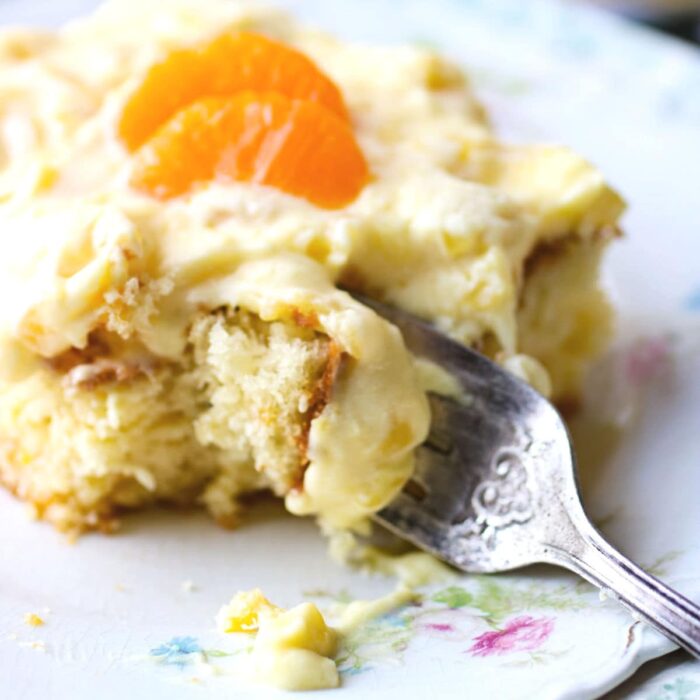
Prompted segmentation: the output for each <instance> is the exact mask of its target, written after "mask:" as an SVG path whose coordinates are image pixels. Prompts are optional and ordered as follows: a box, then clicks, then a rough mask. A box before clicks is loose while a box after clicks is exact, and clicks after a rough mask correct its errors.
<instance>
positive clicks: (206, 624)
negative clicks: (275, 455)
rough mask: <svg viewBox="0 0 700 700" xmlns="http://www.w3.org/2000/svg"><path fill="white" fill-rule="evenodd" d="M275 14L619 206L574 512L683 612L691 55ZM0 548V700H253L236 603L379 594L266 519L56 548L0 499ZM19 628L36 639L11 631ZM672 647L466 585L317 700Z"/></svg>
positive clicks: (516, 3) (483, 9)
mask: <svg viewBox="0 0 700 700" xmlns="http://www.w3.org/2000/svg"><path fill="white" fill-rule="evenodd" d="M91 4H92V3H90V2H85V1H83V2H81V1H80V0H78V1H76V0H66V1H65V2H62V1H59V0H51V1H50V2H49V0H40V1H38V0H33V2H31V3H29V2H18V1H16V2H8V1H7V0H5V1H4V2H3V1H2V0H0V22H8V21H21V20H25V21H26V20H29V19H33V20H35V21H42V22H46V23H51V22H55V21H57V20H58V19H59V18H62V17H64V16H70V15H71V14H75V13H76V12H77V11H78V10H79V9H80V8H83V7H88V6H90V5H91ZM286 4H289V5H294V6H296V9H297V10H298V11H299V13H300V14H302V15H304V16H305V17H306V18H308V19H310V20H312V21H314V22H316V23H318V24H321V25H323V26H325V27H327V28H330V29H332V30H334V31H336V32H338V33H340V34H342V35H344V36H347V37H351V38H356V39H368V40H374V41H398V40H403V41H405V40H410V41H416V40H420V41H428V42H431V43H435V44H438V45H441V46H443V47H444V48H445V49H447V50H448V51H450V52H451V53H453V54H454V55H455V56H456V57H457V58H459V59H460V60H462V61H463V62H464V63H465V64H466V65H467V66H468V67H470V68H471V70H472V71H473V74H474V76H475V82H476V85H477V88H478V89H479V91H480V93H481V94H482V95H483V96H484V98H485V99H486V101H487V102H488V103H489V105H490V106H491V107H492V110H493V112H494V115H495V119H496V122H497V124H498V126H499V127H500V128H501V129H502V130H503V131H505V132H506V133H507V134H508V135H509V136H511V137H512V138H515V139H524V140H533V139H535V140H557V141H564V142H566V143H568V144H571V145H572V146H574V147H576V148H578V149H579V150H580V151H582V152H583V153H585V154H586V155H587V156H589V157H590V158H591V159H592V160H594V161H595V162H597V163H598V164H599V165H600V166H601V167H602V169H603V171H604V172H606V174H608V175H609V177H610V178H611V180H612V181H613V182H614V183H615V184H617V185H618V186H619V187H620V189H621V190H622V191H623V192H624V193H625V194H626V195H627V197H628V198H629V200H630V203H631V209H630V213H629V215H628V216H627V219H626V222H625V223H626V229H627V231H628V233H629V236H628V238H627V239H626V240H625V241H623V242H621V243H619V244H616V245H615V248H614V250H613V251H612V253H611V255H610V258H609V265H608V273H609V277H610V280H611V284H612V286H613V288H614V291H615V296H616V300H617V303H618V307H619V309H620V318H621V323H620V339H619V342H618V345H617V349H616V351H615V352H614V353H613V354H612V356H611V357H610V358H608V360H606V361H605V362H604V363H602V365H601V367H599V368H598V370H597V371H596V373H595V374H594V377H593V383H592V384H591V387H592V389H593V390H592V392H591V393H592V394H593V398H592V408H590V409H589V410H590V411H592V413H591V415H597V416H598V417H600V416H608V417H610V416H612V417H615V418H616V419H618V420H619V422H620V423H621V424H624V426H625V429H624V430H623V431H622V433H621V435H620V436H618V437H619V439H618V440H617V441H615V440H610V439H607V442H608V443H610V444H609V445H608V447H607V448H606V449H603V447H604V446H603V444H602V442H601V440H602V438H601V437H600V434H599V433H596V435H597V436H598V437H596V438H595V439H590V438H589V439H588V441H587V442H586V443H585V447H586V448H587V449H586V450H585V452H586V453H593V454H592V456H593V458H595V459H596V460H597V462H598V465H597V468H596V470H595V473H592V472H591V473H589V474H588V475H587V479H586V480H587V481H588V482H589V484H590V488H589V494H588V498H587V501H588V504H589V506H590V510H591V512H592V514H593V516H594V517H595V518H597V519H598V521H599V522H600V524H601V526H602V527H603V529H604V530H605V532H606V534H607V535H608V536H609V537H610V539H611V540H612V541H613V542H614V543H615V544H616V545H618V546H619V547H620V548H621V549H622V550H623V551H624V552H625V553H627V554H628V555H630V556H632V557H633V558H635V559H636V560H637V561H639V562H640V563H641V564H643V565H646V566H648V567H653V568H655V569H656V571H657V573H660V574H662V575H663V576H664V578H666V579H667V580H668V581H670V582H671V583H672V584H674V585H676V586H677V587H678V588H679V589H681V590H682V591H684V592H686V593H687V594H689V595H691V596H694V597H696V598H698V599H700V546H699V543H698V538H697V533H698V525H699V524H700V522H699V521H700V516H699V515H698V506H697V498H698V493H700V469H699V468H698V466H699V465H700V441H699V440H698V436H697V432H698V416H699V414H700V371H698V370H700V361H699V359H698V358H699V357H700V314H698V313H697V312H698V310H700V236H698V228H697V227H698V223H697V221H698V219H697V206H698V199H699V194H700V193H699V192H698V183H699V182H700V59H698V56H697V55H696V54H695V53H694V52H692V50H690V49H688V48H685V47H683V46H682V45H680V44H676V43H672V42H670V41H667V40H663V39H661V38H659V37H657V36H656V35H653V34H649V33H646V32H643V31H641V30H636V29H633V28H631V27H628V26H627V25H624V24H621V23H619V22H617V21H614V20H612V19H610V18H608V17H605V16H603V15H599V14H597V13H593V12H590V11H587V10H583V9H580V8H577V7H575V6H574V5H566V6H565V5H553V4H549V3H540V2H537V1H536V0H529V1H528V2H522V0H509V1H507V2H506V1H502V0H497V1H496V2H494V1H493V0H490V1H489V2H486V1H485V0H484V1H483V2H478V1H477V0H471V1H470V2H467V0H462V1H461V2H460V1H458V0H455V1H454V2H452V1H450V0H430V2H428V1H427V0H425V1H424V2H419V1H415V2H410V1H409V2H398V0H396V1H395V2H392V1H390V0H355V1H354V2H353V1H351V0H347V1H345V0H334V1H333V2H328V0H325V1H324V0H296V1H294V0H291V1H288V2H287V3H286ZM608 438H610V435H608ZM613 443H615V449H612V447H611V445H613ZM592 448H593V449H592ZM584 456H585V455H584ZM590 457H591V455H589V458H590ZM0 547H1V549H0V551H2V553H3V556H2V559H1V560H0V672H1V673H2V676H3V678H4V679H5V681H4V687H5V688H7V687H8V685H7V684H10V685H9V687H10V688H11V689H12V692H11V693H10V696H11V697H21V698H31V699H34V698H67V697H70V698H72V699H76V700H80V699H83V698H95V697H98V698H100V699H109V698H120V700H121V699H123V698H124V697H128V698H133V699H136V698H158V697H168V698H196V697H207V698H219V697H221V698H224V697H237V698H246V697H261V696H262V695H263V694H265V693H268V692H269V691H267V690H262V691H261V690H256V689H251V688H250V687H247V688H246V687H243V686H241V685H240V683H239V682H238V681H236V679H235V678H233V677H231V676H230V675H227V674H226V672H225V671H226V669H227V668H228V667H230V666H231V665H232V664H234V663H235V662H236V655H235V652H236V650H237V649H238V648H239V647H238V646H237V644H236V642H235V641H234V640H233V639H232V638H231V637H227V638H225V637H223V636H221V635H219V634H218V633H217V632H216V631H215V630H214V626H213V616H214V614H215V612H216V610H217V608H218V606H219V605H220V604H221V603H222V602H224V601H225V600H227V599H228V598H229V597H230V595H231V594H232V593H233V592H235V591H236V590H238V589H242V588H249V587H252V586H261V587H262V588H263V589H264V590H265V591H266V592H267V593H268V594H269V596H270V598H272V599H273V600H275V601H276V602H278V603H280V604H283V605H284V604H292V603H294V602H296V601H298V600H300V599H302V598H304V597H305V596H311V597H312V598H314V599H315V600H318V601H319V602H320V603H321V604H324V605H327V604H329V603H330V602H332V601H333V600H334V599H339V598H340V599H342V598H343V597H344V596H346V595H348V594H349V595H351V596H353V597H368V596H374V595H378V594H381V593H384V592H386V591H388V590H389V588H390V587H391V585H392V584H391V582H389V581H386V580H382V579H368V578H365V577H363V576H361V575H359V574H356V573H353V572H350V571H346V570H343V569H341V568H340V567H338V566H336V565H334V564H331V563H330V562H329V561H328V559H327V557H326V553H325V544H324V542H323V541H322V539H321V537H320V536H319V535H318V533H317V531H316V529H315V527H314V526H313V524H312V523H310V522H308V521H303V520H295V519H292V518H290V517H285V516H284V515H283V514H282V513H281V512H280V510H279V509H278V508H270V507H266V508H263V509H262V510H261V511H259V512H257V513H255V514H254V516H253V517H251V519H250V520H249V521H248V522H247V523H246V525H245V526H244V527H243V528H241V530H240V531H238V532H235V533H230V532H226V531H223V530H221V529H219V528H217V527H216V526H215V525H213V524H212V523H211V522H210V521H209V520H207V519H206V518H205V517H204V516H203V515H202V514H197V513H194V514H192V513H178V512H161V513H150V514H144V515H137V516H133V517H131V518H128V519H127V520H126V523H125V528H124V530H123V531H122V533H121V534H120V535H119V536H116V537H111V538H106V537H102V536H87V537H85V538H83V539H82V540H80V541H79V542H78V543H77V544H76V545H73V546H71V545H68V544H66V543H65V542H64V541H63V540H62V539H61V537H60V536H58V535H56V534H54V533H53V532H52V531H51V530H50V528H49V527H48V526H45V525H41V524H32V523H30V522H28V521H26V520H25V519H24V518H23V509H22V506H21V505H20V504H19V503H17V502H15V501H14V500H13V499H12V498H11V497H9V496H7V495H6V494H1V495H0ZM185 581H192V582H194V585H195V589H194V590H193V591H187V590H185V589H184V588H183V582H185ZM45 608H50V612H45V611H44V609H45ZM27 612H37V613H39V614H40V615H42V616H43V617H45V619H46V625H45V626H43V627H39V628H30V627H27V626H26V625H24V624H23V622H22V617H23V615H24V613H27ZM669 649H670V645H669V644H667V643H666V642H665V641H664V640H662V639H661V638H660V637H658V636H657V635H656V634H654V633H652V632H650V631H648V630H646V629H644V628H643V627H642V626H641V625H640V624H638V623H635V622H634V620H632V619H631V618H630V617H629V616H628V615H627V614H626V613H625V612H623V611H622V610H620V609H619V608H618V607H617V606H616V605H615V604H614V603H612V602H610V601H601V600H600V599H599V597H598V595H597V594H596V593H595V592H594V591H593V590H592V589H591V588H589V587H588V586H586V585H585V584H583V583H581V582H580V581H578V580H577V579H576V578H575V577H573V576H570V575H567V574H566V573H561V572H558V571H554V570H550V569H545V568H541V569H533V570H527V571H524V572H519V573H518V574H517V575H509V576H493V577H471V578H470V577H463V578H461V579H458V580H456V581H454V582H452V583H451V584H450V586H449V587H448V586H446V585H445V586H441V587H438V588H436V589H434V590H431V591H427V592H426V595H425V600H424V601H423V603H422V604H421V605H420V606H413V607H409V608H406V609H403V610H401V611H398V612H397V613H395V614H391V615H388V616H386V617H385V618H382V619H380V620H378V621H376V622H375V623H372V624H370V625H368V626H367V627H366V628H364V629H363V630H362V631H361V633H360V634H359V635H358V637H357V639H355V640H354V642H353V644H352V647H351V648H350V649H349V650H348V652H347V653H346V654H345V660H344V661H343V662H342V663H341V669H342V671H343V674H342V677H343V689H342V690H340V691H333V692H335V693H336V694H335V696H331V697H347V698H350V697H357V698H367V697H380V696H381V697H382V698H383V699H387V698H402V699H405V700H408V699H410V698H424V697H428V696H429V695H430V696H433V697H439V698H450V697H455V698H456V697H474V698H486V697H498V698H499V699H503V700H507V699H508V698H533V697H536V698H545V699H549V698H587V697H595V696H597V695H599V694H601V693H602V692H604V691H605V690H607V689H609V688H612V687H613V686H615V685H616V684H618V683H619V682H621V681H622V680H623V679H624V678H626V677H627V676H629V675H630V674H631V673H632V672H633V671H634V670H635V669H636V668H637V667H638V666H639V665H640V664H641V663H643V662H644V661H645V660H647V659H649V658H652V657H654V656H658V655H660V654H663V653H665V652H667V651H668V650H669ZM227 654H233V655H227ZM239 658H240V657H239ZM205 660H206V663H204V661H205ZM219 671H220V672H221V673H218V672H219ZM322 696H324V695H323V693H320V694H315V695H314V697H315V698H316V697H322Z"/></svg>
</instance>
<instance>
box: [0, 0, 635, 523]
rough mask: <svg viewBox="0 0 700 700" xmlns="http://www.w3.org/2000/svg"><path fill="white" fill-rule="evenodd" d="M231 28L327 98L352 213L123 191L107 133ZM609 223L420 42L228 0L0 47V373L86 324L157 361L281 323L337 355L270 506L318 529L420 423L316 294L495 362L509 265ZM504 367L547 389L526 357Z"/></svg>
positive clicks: (396, 347)
mask: <svg viewBox="0 0 700 700" xmlns="http://www.w3.org/2000/svg"><path fill="white" fill-rule="evenodd" d="M241 29H245V30H252V31H255V32H259V33H262V34H266V35H268V36H270V37H273V38H276V39H278V40H281V41H284V42H287V43H289V44H290V45H292V46H294V47H296V48H297V49H299V50H301V51H302V52H304V53H305V54H307V55H308V56H310V57H311V58H312V59H313V60H314V61H315V62H316V63H317V64H318V66H319V67H320V68H321V69H322V70H323V71H324V72H325V73H327V74H328V75H329V76H330V77H331V78H332V79H333V81H334V82H335V83H336V84H337V85H338V86H339V88H340V90H341V91H342V93H343V97H344V100H345V102H346V104H347V106H348V110H349V115H350V121H351V124H352V128H353V131H354V135H355V137H356V138H357V140H358V143H359V144H360V146H361V148H362V151H363V153H364V156H365V158H366V160H367V163H368V166H369V170H370V172H371V180H370V182H369V183H368V184H367V185H366V186H365V187H364V188H363V189H362V191H361V193H360V194H359V196H358V197H357V198H356V199H355V200H354V201H352V202H351V203H350V204H348V205H346V206H344V207H342V208H339V209H332V210H330V209H323V208H320V207H317V206H314V205H312V204H310V203H309V202H308V201H306V200H304V199H302V198H298V197H294V196H291V195H289V194H285V193H284V192H282V191H280V190H277V189H275V188H273V187H266V186H262V185H259V184H250V183H241V182H230V183H221V182H208V183H201V184H200V185H198V186H197V187H196V188H195V189H194V190H193V191H192V192H191V193H189V194H186V195H183V196H181V197H175V198H173V199H171V200H169V201H167V202H161V201H158V200H156V199H154V198H152V197H149V196H145V195H141V194H139V193H138V192H135V191H134V190H133V189H132V188H131V187H130V185H129V180H130V176H131V173H132V170H133V163H134V161H133V156H132V155H131V154H130V153H129V152H128V150H127V149H126V148H124V145H123V144H122V143H121V142H120V140H119V139H118V137H117V126H116V125H117V122H118V119H119V115H120V114H121V111H122V109H123V108H124V105H125V104H126V102H127V100H128V99H129V97H130V96H131V95H132V94H133V92H134V90H135V89H136V88H137V87H138V86H139V84H140V83H141V81H142V80H143V78H144V76H145V74H146V73H147V71H148V69H149V68H150V66H151V65H152V64H153V63H154V62H156V61H160V60H162V59H163V58H164V57H166V56H167V55H168V52H169V51H171V50H173V49H176V48H182V47H188V46H196V45H199V44H200V43H201V42H204V41H208V40H210V39H211V38H212V37H214V36H217V35H220V34H221V33H222V32H225V31H227V30H230V31H232V32H233V31H237V30H241ZM621 209H622V202H621V200H620V198H619V197H618V196H617V195H616V194H615V193H614V192H613V191H612V190H611V189H610V188H608V187H607V185H605V183H604V182H603V180H602V178H601V176H600V175H599V173H598V172H597V171H596V170H595V169H594V168H592V167H591V166H590V165H589V164H587V163H586V162H585V161H583V160H582V159H580V158H579V157H577V156H576V155H574V154H572V153H571V152H569V151H568V150H566V149H562V148H556V147H546V148H538V147H527V148H526V147H508V146H504V145H502V144H500V143H498V142H497V141H496V140H495V139H494V137H493V136H492V134H491V133H490V131H489V129H488V127H487V125H486V123H485V121H484V118H483V115H482V110H481V108H480V106H479V105H478V103H477V102H476V101H475V100H474V98H473V96H472V94H471V91H470V90H469V87H468V85H467V83H466V81H465V79H464V78H463V76H462V75H461V74H460V73H459V71H457V70H455V68H454V67H453V66H451V65H450V64H449V63H447V62H446V61H444V60H443V59H441V58H440V57H438V56H437V55H435V54H434V53H433V52H431V51H429V50H426V49H419V48H412V47H405V48H395V49H394V48H392V49H372V48H368V47H366V46H359V45H353V44H341V43H339V42H336V41H334V40H332V39H329V38H328V37H325V36H322V35H319V34H317V33H314V32H309V31H307V30H304V29H301V28H299V27H298V26H297V25H296V24H294V23H293V22H291V21H290V20H288V19H287V18H286V17H285V16H284V15H281V14H278V13H276V12H272V11H269V10H266V9H260V8H258V7H256V6H254V5H250V4H248V3H244V2H235V1H227V0H211V1H210V2H207V3H204V4H203V3H201V2H199V1H198V0H168V2H167V3H157V4H149V3H145V4H144V3H142V2H137V1H136V0H113V1H112V2H108V3H107V4H106V5H105V6H104V7H103V8H102V9H100V10H99V11H98V12H97V13H96V15H95V16H94V17H92V18H89V19H87V20H83V21H81V22H77V23H74V24H72V25H69V26H68V27H66V28H64V29H62V30H60V31H58V32H53V33H52V32H28V31H26V30H22V31H15V32H13V31H9V32H5V33H3V34H2V36H1V37H0V229H1V230H2V231H3V232H4V235H5V237H6V239H7V240H6V241H5V250H7V251H11V253H8V254H6V255H3V256H2V258H1V259H0V357H2V358H7V360H8V362H7V365H6V366H4V367H3V368H2V372H3V376H5V377H6V378H9V379H12V378H13V376H18V375H19V374H22V373H26V372H28V371H31V367H32V363H33V362H34V361H35V359H36V356H43V357H52V356H55V355H58V354H60V353H61V352H63V351H65V350H68V349H69V348H71V347H76V348H82V347H85V345H86V343H87V342H88V336H89V334H90V333H91V331H93V330H95V329H96V328H106V329H107V330H109V331H112V332H114V333H118V334H119V335H121V336H122V337H123V338H124V339H125V340H126V341H127V342H132V343H134V344H135V345H138V347H140V348H145V349H146V350H147V351H148V352H150V353H152V354H153V355H155V356H157V357H159V358H166V359H173V360H177V359H179V358H181V357H182V355H183V352H184V351H185V345H186V337H187V336H186V331H187V328H188V326H189V324H190V323H191V321H192V318H193V316H194V314H195V313H198V312H199V311H201V310H202V309H205V310H208V309H214V308H216V307H218V306H221V305H227V306H236V305H240V306H242V307H245V308H247V309H249V310H251V311H254V312H255V313H257V314H259V315H260V316H261V317H262V318H264V319H266V320H276V319H282V318H289V317H293V313H294V309H297V310H298V311H301V312H303V313H304V314H307V315H308V317H309V318H312V319H314V323H315V324H317V330H318V331H319V332H323V333H325V334H327V335H328V336H330V337H331V338H332V339H333V340H335V341H336V342H337V343H338V344H339V345H340V347H341V348H342V351H343V353H344V354H345V357H346V359H347V362H346V365H345V370H344V371H341V372H340V374H339V377H338V380H337V382H336V386H335V387H334V389H333V395H332V400H331V402H330V403H329V404H328V406H327V408H326V409H325V410H324V411H323V413H322V414H321V415H320V416H319V417H318V418H316V419H315V420H314V421H313V423H312V425H311V431H310V439H309V449H308V455H309V457H310V460H311V461H310V464H309V466H308V469H307V470H306V472H305V475H304V481H303V486H302V488H299V489H296V490H293V491H292V492H290V493H289V494H288V495H287V497H286V502H287V506H288V508H289V509H290V510H291V511H292V512H295V513H298V514H319V515H320V516H321V517H322V519H323V521H324V522H325V523H326V524H327V525H328V526H330V527H344V526H349V525H356V524H357V523H358V521H359V520H361V519H362V517H364V516H365V515H367V514H369V513H372V512H373V511H375V510H376V509H378V508H380V507H381V506H382V505H384V504H385V503H386V502H387V501H388V500H390V499H391V498H392V497H393V495H394V494H395V493H396V491H397V490H398V489H399V488H400V487H401V485H402V484H403V483H404V481H405V479H406V478H407V477H408V475H409V474H410V472H411V469H412V454H411V451H412V448H413V447H414V446H415V445H416V444H418V443H419V442H420V441H421V440H422V439H423V438H424V436H425V434H426V432H427V427H428V422H429V415H428V407H427V402H426V400H425V396H424V393H423V391H422V389H421V386H420V382H419V380H418V378H417V377H416V371H415V369H414V367H413V365H412V361H411V359H410V358H409V356H408V354H407V352H406V349H405V347H404V345H403V342H402V340H401V338H400V336H399V334H398V332H397V331H396V330H395V329H393V328H391V327H390V326H389V325H388V324H387V323H385V322H384V321H381V320H380V319H378V318H377V317H376V316H375V315H374V313H372V312H371V311H369V310H367V309H364V308H363V307H362V306H361V305H359V304H358V303H356V302H354V301H353V300H352V299H351V298H350V297H349V296H348V295H346V294H344V293H342V292H339V291H337V290H336V288H335V285H336V284H339V283H342V284H345V285H347V286H351V287H353V288H359V289H361V290H364V291H366V292H369V293H372V294H376V295H378V296H381V297H384V298H385V299H387V300H388V301H390V302H393V303H396V304H399V305H401V306H403V307H405V308H406V309H408V310H411V311H414V312H416V313H418V314H421V315H423V316H425V317H427V318H429V319H432V320H434V321H435V322H436V323H437V324H438V325H440V326H441V327H442V328H444V329H446V330H447V331H449V332H450V333H452V334H453V335H454V336H455V337H456V338H458V339H460V340H462V341H463V342H467V343H472V342H477V341H480V340H481V339H483V338H490V339H492V340H493V341H494V342H495V344H496V346H497V350H498V351H500V352H501V356H502V358H503V361H504V362H508V358H510V357H512V356H513V355H515V353H517V351H518V337H517V335H518V334H517V327H516V312H517V308H518V298H519V293H520V290H521V286H522V279H523V276H524V263H525V260H526V259H527V257H528V255H529V254H530V253H531V252H532V251H533V250H534V249H535V247H536V246H537V245H538V244H540V243H542V242H543V241H550V240H553V239H556V238H558V237H561V236H564V235H574V236H578V237H580V238H587V237H591V236H593V235H594V234H595V233H596V231H598V230H599V229H600V228H601V227H605V226H611V225H614V223H615V221H616V219H617V217H618V215H619V213H620V211H621ZM511 365H513V367H514V368H515V369H516V371H519V372H520V373H525V374H526V375H527V377H528V378H529V379H530V378H535V379H534V380H535V381H537V382H538V384H539V386H540V387H541V388H542V389H546V388H547V387H546V380H547V378H546V376H545V377H542V376H540V375H541V374H542V373H543V372H544V370H543V369H542V368H541V367H540V366H539V364H538V363H537V362H536V361H535V360H534V359H532V358H529V360H511ZM423 374H424V375H425V372H423ZM433 374H434V373H433ZM545 374H546V373H545ZM433 379H435V377H433ZM424 380H425V377H424ZM443 385H444V382H443Z"/></svg>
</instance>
